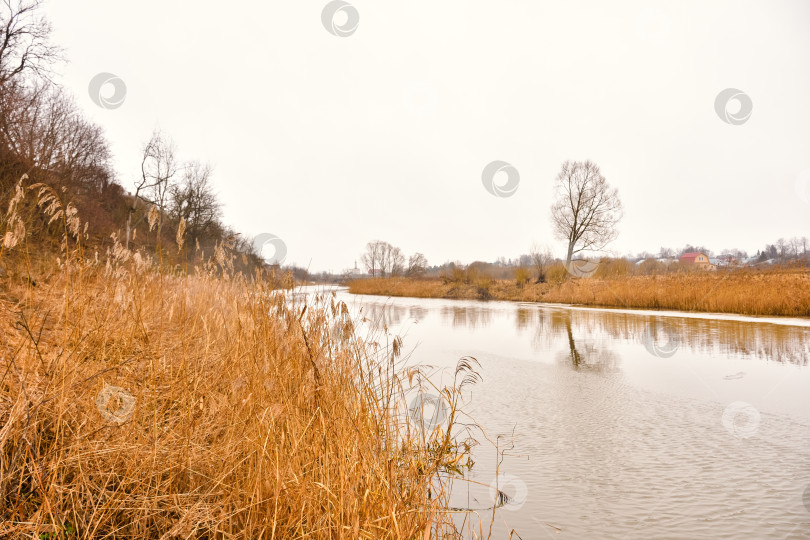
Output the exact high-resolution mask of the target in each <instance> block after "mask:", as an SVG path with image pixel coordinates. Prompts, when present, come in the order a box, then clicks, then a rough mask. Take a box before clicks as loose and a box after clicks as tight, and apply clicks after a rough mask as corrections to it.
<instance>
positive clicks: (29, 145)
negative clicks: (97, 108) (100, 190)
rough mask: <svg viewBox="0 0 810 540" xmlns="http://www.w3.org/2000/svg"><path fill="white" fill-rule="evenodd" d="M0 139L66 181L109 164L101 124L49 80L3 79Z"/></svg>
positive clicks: (19, 155) (0, 102) (28, 159)
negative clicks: (23, 82)
mask: <svg viewBox="0 0 810 540" xmlns="http://www.w3.org/2000/svg"><path fill="white" fill-rule="evenodd" d="M0 141H2V143H3V144H4V145H5V147H6V148H8V149H9V150H10V151H11V152H12V153H13V154H15V155H16V156H17V157H19V158H21V159H22V160H24V161H26V162H28V163H30V164H32V165H34V166H36V167H38V168H40V169H42V170H45V171H49V172H51V173H55V174H57V175H59V176H60V177H61V178H62V180H64V181H65V182H66V183H71V182H81V181H82V180H84V178H85V177H87V176H88V173H89V172H90V171H98V170H101V169H107V170H108V171H110V170H111V169H112V167H111V165H110V163H109V161H110V155H111V154H110V150H109V146H108V144H107V141H106V139H105V138H104V133H103V131H102V129H101V128H100V127H99V126H98V125H96V124H93V123H92V122H89V121H88V120H87V119H85V118H84V117H83V116H82V114H81V113H80V111H79V108H78V107H77V105H76V102H75V101H74V99H73V98H72V97H71V96H69V95H67V94H66V93H65V91H64V90H63V89H61V88H60V87H58V86H54V85H51V84H35V85H21V84H16V83H9V84H7V85H6V87H5V88H4V91H3V92H1V93H0Z"/></svg>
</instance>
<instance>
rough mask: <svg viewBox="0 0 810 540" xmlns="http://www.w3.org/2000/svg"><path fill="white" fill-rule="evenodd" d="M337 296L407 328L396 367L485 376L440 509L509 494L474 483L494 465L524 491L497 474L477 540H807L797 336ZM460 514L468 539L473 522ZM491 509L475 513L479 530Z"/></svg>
mask: <svg viewBox="0 0 810 540" xmlns="http://www.w3.org/2000/svg"><path fill="white" fill-rule="evenodd" d="M347 299H349V301H350V302H355V303H356V304H359V305H362V308H363V310H364V311H363V312H362V313H363V316H365V317H366V319H367V320H369V321H371V322H372V325H371V326H373V325H374V324H376V325H379V326H381V325H385V326H389V327H391V326H394V327H393V328H390V333H391V334H392V335H397V334H399V335H403V336H405V337H404V346H405V348H406V349H408V350H410V351H412V352H411V354H410V356H409V358H408V362H409V364H408V365H409V366H411V365H418V364H421V365H431V366H435V368H436V372H435V373H433V374H428V380H430V381H431V382H433V381H434V376H437V375H438V374H439V373H441V372H443V371H444V370H446V369H452V367H453V366H454V365H455V363H456V360H457V359H458V358H459V357H462V356H465V355H473V356H475V357H476V358H478V360H479V361H480V366H481V371H480V375H481V377H482V381H481V382H480V384H478V385H476V387H475V388H474V390H473V391H472V392H471V393H470V395H469V396H468V397H469V401H468V402H465V406H464V408H463V413H464V415H465V416H464V422H465V424H464V425H465V428H466V427H468V426H472V425H474V424H472V423H470V424H468V423H466V422H467V421H471V422H474V423H475V425H479V426H480V427H481V432H482V433H484V431H486V436H485V435H481V436H480V437H478V441H479V444H478V445H477V446H475V448H474V450H473V456H472V458H473V460H474V461H475V467H474V468H473V469H472V471H471V474H470V476H469V481H466V480H467V479H468V478H466V477H465V482H463V483H462V482H459V485H458V489H455V488H454V493H453V501H452V504H453V506H454V507H457V508H481V509H483V508H491V507H492V506H493V505H494V503H495V502H496V501H499V500H500V501H501V502H505V503H506V502H507V499H506V498H504V497H502V496H501V495H500V494H499V493H498V492H490V488H489V486H491V485H492V482H493V481H494V479H496V478H499V477H500V475H501V474H504V475H512V478H516V479H517V480H518V481H519V482H516V484H517V485H518V486H523V487H525V497H518V494H519V493H520V490H518V489H516V488H515V487H514V485H513V484H510V485H508V484H509V483H508V482H505V481H504V482H502V484H503V487H502V488H501V487H499V488H498V489H500V490H501V491H503V493H504V494H506V495H507V496H508V497H514V498H515V500H517V501H519V502H520V504H519V505H516V507H511V508H510V505H509V504H508V503H507V504H505V505H504V506H503V507H502V508H499V509H497V516H496V518H495V528H494V529H493V535H492V538H509V537H510V533H511V530H512V528H514V529H515V530H517V531H518V533H519V534H520V535H521V536H520V537H521V538H525V539H529V538H551V537H554V538H559V539H560V540H565V539H569V538H570V539H572V540H578V539H579V538H626V539H629V540H646V539H648V538H694V539H706V540H709V539H712V540H713V539H715V538H765V537H767V538H803V537H806V536H807V535H806V534H805V533H806V531H807V530H808V529H807V527H808V524H809V523H810V514H807V513H806V512H805V508H804V505H803V504H802V492H803V490H804V489H805V488H806V487H807V485H808V484H810V472H808V471H810V413H808V411H810V396H808V394H807V390H806V389H807V388H808V387H810V367H808V358H810V328H807V327H801V326H787V325H777V324H772V323H768V322H751V321H744V320H733V319H727V320H717V319H709V318H706V319H699V318H690V317H688V316H664V315H661V314H658V313H655V312H649V313H638V312H613V311H599V310H588V309H578V308H568V307H560V306H549V305H536V304H524V305H520V304H515V303H508V302H488V303H482V302H464V301H449V300H439V299H424V300H420V299H389V300H385V301H383V302H380V301H379V300H371V301H368V300H367V299H365V298H363V297H354V296H351V295H347ZM417 323H418V324H417ZM396 325H400V326H399V327H396ZM378 329H379V328H378ZM752 360H755V361H752ZM747 374H749V375H750V376H747ZM409 399H410V396H409ZM467 415H468V416H467ZM743 420H745V421H744V422H743ZM501 436H504V437H506V438H499V437H501ZM496 438H497V439H496ZM494 440H499V441H500V443H505V442H507V441H508V443H509V445H508V451H506V452H505V453H504V454H502V455H501V458H502V459H501V458H498V456H497V452H498V451H499V450H500V451H502V450H504V449H506V448H507V446H506V445H504V444H501V445H500V446H498V448H497V449H496V448H495V447H494V446H491V445H490V443H492V445H494V444H495V443H493V442H492V441H494ZM468 486H469V487H468ZM458 515H459V516H460V517H459V522H461V521H462V520H464V522H465V524H469V525H470V527H469V528H468V529H467V532H469V531H471V530H472V529H475V531H476V533H475V534H476V535H477V534H478V528H477V526H476V522H474V520H475V519H476V516H474V515H467V514H463V515H462V514H458ZM492 516H493V514H492V513H490V512H481V514H480V516H479V517H480V519H481V521H483V523H484V531H485V532H484V537H486V524H487V523H488V522H489V520H490V519H491V518H492ZM465 537H469V538H475V537H480V536H475V535H473V534H468V535H466V536H465Z"/></svg>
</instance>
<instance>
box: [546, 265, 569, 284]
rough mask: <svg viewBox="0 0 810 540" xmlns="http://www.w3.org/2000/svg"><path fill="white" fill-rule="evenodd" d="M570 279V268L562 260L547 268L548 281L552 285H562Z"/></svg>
mask: <svg viewBox="0 0 810 540" xmlns="http://www.w3.org/2000/svg"><path fill="white" fill-rule="evenodd" d="M566 279H568V270H566V269H565V265H564V264H563V263H561V262H558V263H554V264H552V265H551V266H549V267H548V270H546V281H547V282H548V283H550V284H552V285H561V284H562V283H563V282H564V281H565V280H566Z"/></svg>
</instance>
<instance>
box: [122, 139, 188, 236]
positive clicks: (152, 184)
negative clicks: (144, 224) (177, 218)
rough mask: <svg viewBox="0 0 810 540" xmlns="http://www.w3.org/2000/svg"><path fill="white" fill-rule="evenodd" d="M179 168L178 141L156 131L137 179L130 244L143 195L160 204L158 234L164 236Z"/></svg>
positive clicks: (130, 213)
mask: <svg viewBox="0 0 810 540" xmlns="http://www.w3.org/2000/svg"><path fill="white" fill-rule="evenodd" d="M179 169H180V166H179V164H178V163H177V159H176V158H175V147H174V143H173V142H172V141H171V139H169V137H168V136H166V135H164V134H163V133H161V132H160V131H155V132H154V133H152V138H151V139H149V142H148V143H146V145H145V146H144V148H143V154H142V158H141V178H140V179H139V180H138V181H137V182H136V183H135V194H134V196H133V198H132V206H130V208H129V212H128V214H127V239H126V245H127V247H128V246H129V238H130V232H131V230H132V214H134V213H135V210H136V205H137V203H138V200H140V199H143V200H144V201H147V202H150V203H152V204H154V205H155V206H156V207H157V208H158V210H159V212H158V238H160V230H161V225H162V217H161V214H162V213H163V212H165V211H166V203H167V199H168V195H169V191H170V189H171V187H172V182H173V181H174V179H175V176H176V175H177V173H178V171H179Z"/></svg>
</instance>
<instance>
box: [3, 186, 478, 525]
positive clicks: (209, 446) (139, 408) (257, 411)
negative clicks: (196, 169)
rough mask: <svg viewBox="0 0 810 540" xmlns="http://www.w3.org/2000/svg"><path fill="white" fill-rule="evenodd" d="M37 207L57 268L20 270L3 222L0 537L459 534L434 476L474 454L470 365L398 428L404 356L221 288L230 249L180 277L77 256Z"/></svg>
mask: <svg viewBox="0 0 810 540" xmlns="http://www.w3.org/2000/svg"><path fill="white" fill-rule="evenodd" d="M40 189H41V188H40ZM20 193H21V194H20V195H19V199H20V200H22V198H23V196H24V195H25V194H26V193H31V192H30V191H29V192H26V191H25V190H23V191H22V192H20ZM42 195H45V196H47V197H49V198H48V199H47V200H46V202H45V203H43V204H44V205H46V206H45V209H46V211H48V212H50V214H49V217H53V216H56V217H55V218H53V219H54V220H56V221H60V220H61V222H62V226H61V231H62V233H61V235H62V240H63V242H62V247H61V251H60V252H59V253H58V254H55V255H54V256H53V257H52V258H47V259H48V260H45V261H40V262H39V263H36V264H32V261H31V259H30V258H29V257H28V256H27V254H28V253H30V252H31V251H33V250H29V249H28V248H27V247H26V245H25V231H24V225H25V224H24V223H23V221H22V220H21V218H20V215H19V214H18V213H16V211H15V208H10V209H9V212H8V213H7V215H6V219H5V220H4V222H3V224H4V225H5V229H6V236H5V242H4V251H3V252H2V253H0V258H2V259H1V260H0V262H2V263H3V265H4V266H5V268H6V271H4V273H3V276H2V278H0V279H2V289H0V291H1V292H2V295H0V327H2V329H1V330H0V336H2V341H1V342H0V345H1V346H2V352H0V426H1V427H0V537H2V538H39V539H56V538H110V539H118V538H155V539H169V538H211V539H213V538H222V539H225V538H244V539H257V538H260V539H285V540H286V539H290V538H330V539H333V538H417V537H418V538H428V537H434V538H458V537H459V536H460V535H459V532H458V531H457V529H456V528H455V527H454V525H453V522H452V519H451V517H450V514H448V510H447V508H449V505H448V504H447V500H446V499H447V495H448V494H447V485H446V484H444V483H443V482H442V481H441V480H440V478H442V477H446V473H447V472H448V471H458V470H459V468H460V467H462V464H463V463H464V461H463V459H464V458H465V456H467V452H468V451H469V448H470V445H469V442H468V441H462V442H459V441H460V439H459V436H458V433H456V431H457V430H454V429H453V428H454V426H455V419H456V414H457V412H458V409H459V395H460V391H461V388H462V387H463V386H464V385H465V384H469V383H471V382H474V381H475V377H476V376H475V374H474V372H473V364H472V363H470V362H466V361H465V362H461V363H460V364H459V368H458V370H457V372H456V381H455V384H454V386H453V387H451V388H441V389H436V391H437V392H441V395H442V397H443V399H445V400H446V405H447V408H448V411H449V413H448V420H447V421H446V422H445V423H444V425H442V426H439V427H437V428H436V429H433V430H431V431H430V432H427V433H425V432H424V431H423V430H419V429H416V428H415V426H414V423H413V422H412V421H411V419H410V418H409V417H408V416H407V415H405V416H403V415H402V408H401V407H400V404H401V402H402V398H403V396H404V392H405V388H406V386H408V385H409V384H410V383H411V382H412V379H413V378H414V376H416V377H417V379H418V378H419V375H420V373H419V372H418V370H414V369H413V368H411V369H409V370H406V369H405V368H404V366H403V364H402V359H401V358H400V352H401V342H400V341H399V340H398V339H397V338H393V337H391V336H383V337H385V338H386V339H388V343H389V345H387V346H382V347H380V346H378V345H376V344H374V343H371V341H370V340H368V339H363V338H361V336H359V333H358V331H357V330H356V328H355V326H354V322H353V318H352V316H351V315H350V313H349V310H348V309H347V307H346V305H345V304H343V303H341V302H338V301H337V299H336V298H335V297H334V296H333V295H332V294H321V295H317V296H315V297H314V298H309V299H308V300H307V301H299V300H295V299H294V298H295V297H294V296H291V295H290V294H285V292H284V291H281V290H279V287H282V286H283V285H284V284H285V280H284V279H278V278H277V279H270V278H268V276H267V275H266V274H261V273H257V274H255V275H253V276H245V275H243V274H239V273H235V272H233V265H232V264H231V259H232V258H233V257H235V256H236V255H235V254H233V253H231V252H229V251H228V249H227V246H224V247H223V246H219V247H218V249H217V252H216V254H215V258H214V259H213V260H210V261H208V262H207V263H206V264H204V265H203V266H201V267H198V268H196V269H194V272H193V273H192V274H191V275H189V274H186V273H185V272H181V271H180V270H179V268H174V269H171V268H167V267H165V266H161V265H160V264H159V263H158V262H157V261H155V260H153V257H150V256H149V255H148V254H144V253H142V252H133V251H130V250H127V249H126V248H124V247H123V246H122V245H121V244H120V243H119V242H117V241H116V239H115V238H113V242H112V245H110V246H109V248H108V250H107V253H106V255H101V256H99V254H98V253H97V252H96V253H90V252H92V250H91V249H88V248H86V247H85V246H83V245H82V234H81V230H82V229H81V227H80V226H79V225H78V223H77V222H76V221H75V220H77V219H78V218H77V216H76V213H75V211H73V210H72V209H71V206H69V205H68V204H63V203H62V202H61V201H59V199H58V194H53V193H50V192H48V191H47V190H45V191H44V192H43V193H42ZM18 202H19V200H18ZM15 204H16V203H15ZM47 204H50V205H51V207H50V208H49V209H48V207H47ZM60 212H61V214H60ZM182 237H183V231H178V238H181V239H182ZM178 243H179V244H182V242H181V241H178ZM15 268H16V269H15ZM23 274H27V275H29V276H31V275H36V279H33V278H31V279H28V280H20V279H17V277H19V276H20V275H23ZM286 284H287V285H288V286H289V285H290V283H289V282H288V281H287V283H286ZM378 337H379V336H378ZM377 341H378V342H380V341H384V340H383V339H381V338H380V339H377Z"/></svg>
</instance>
